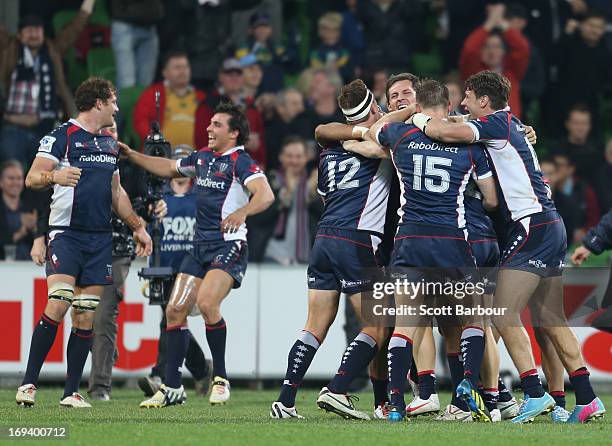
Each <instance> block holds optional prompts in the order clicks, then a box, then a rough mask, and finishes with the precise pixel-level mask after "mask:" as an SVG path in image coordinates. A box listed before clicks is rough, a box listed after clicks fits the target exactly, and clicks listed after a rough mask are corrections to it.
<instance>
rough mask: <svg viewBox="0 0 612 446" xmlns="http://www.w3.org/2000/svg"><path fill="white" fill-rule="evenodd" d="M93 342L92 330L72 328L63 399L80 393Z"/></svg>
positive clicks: (67, 354)
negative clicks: (84, 368)
mask: <svg viewBox="0 0 612 446" xmlns="http://www.w3.org/2000/svg"><path fill="white" fill-rule="evenodd" d="M92 340H93V330H92V329H89V330H82V329H80V328H74V327H73V328H72V330H71V332H70V339H69V340H68V348H67V352H66V356H67V361H68V367H67V374H66V385H65V387H64V396H63V397H62V399H63V398H66V397H67V396H70V395H72V394H73V393H75V392H78V391H79V384H80V383H81V377H82V376H83V367H85V361H87V356H88V355H89V350H90V349H91V341H92Z"/></svg>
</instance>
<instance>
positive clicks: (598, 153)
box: [553, 104, 603, 181]
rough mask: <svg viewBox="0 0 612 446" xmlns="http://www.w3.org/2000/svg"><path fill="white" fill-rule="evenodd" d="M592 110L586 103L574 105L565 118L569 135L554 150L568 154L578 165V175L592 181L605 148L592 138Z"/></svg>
mask: <svg viewBox="0 0 612 446" xmlns="http://www.w3.org/2000/svg"><path fill="white" fill-rule="evenodd" d="M592 128H593V126H592V117H591V111H590V110H589V109H588V108H587V107H586V106H585V105H584V104H576V105H574V106H573V107H572V108H571V109H570V111H569V112H568V114H567V117H566V118H565V129H566V130H567V136H566V137H565V139H563V140H561V141H559V142H558V143H557V144H556V146H555V149H554V150H553V152H561V153H564V154H567V155H568V156H569V157H570V159H571V160H572V163H573V164H574V165H575V166H576V175H578V176H579V177H580V178H582V179H585V180H587V181H590V180H591V179H592V178H593V173H594V172H596V171H597V168H598V167H599V166H600V165H601V162H602V152H603V149H602V147H600V146H599V145H598V144H596V143H595V142H594V141H593V139H592V132H591V130H592Z"/></svg>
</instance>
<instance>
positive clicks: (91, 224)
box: [16, 71, 606, 423]
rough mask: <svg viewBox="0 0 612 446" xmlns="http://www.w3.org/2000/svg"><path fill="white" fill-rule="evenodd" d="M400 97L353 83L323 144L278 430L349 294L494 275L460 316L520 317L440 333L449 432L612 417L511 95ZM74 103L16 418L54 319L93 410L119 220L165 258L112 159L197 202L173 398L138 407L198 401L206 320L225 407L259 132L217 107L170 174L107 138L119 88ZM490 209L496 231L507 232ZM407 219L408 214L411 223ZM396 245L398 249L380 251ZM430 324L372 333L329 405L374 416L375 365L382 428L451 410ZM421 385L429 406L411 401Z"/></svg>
mask: <svg viewBox="0 0 612 446" xmlns="http://www.w3.org/2000/svg"><path fill="white" fill-rule="evenodd" d="M386 93H387V99H388V109H389V110H388V113H386V114H385V113H383V112H382V111H381V109H380V107H379V106H378V104H377V103H376V100H375V98H374V95H373V94H372V92H371V91H370V90H368V88H367V87H366V85H365V84H364V83H363V82H362V81H361V80H359V79H358V80H355V81H352V82H351V83H349V84H347V85H345V86H344V87H343V88H342V90H341V93H340V96H339V97H338V104H339V106H340V108H341V109H342V112H343V114H344V116H345V118H346V123H330V124H325V125H321V126H319V127H317V129H316V132H315V136H316V139H317V141H318V143H319V145H320V148H321V153H320V161H319V172H318V192H319V194H320V195H321V197H322V199H323V201H324V203H325V210H324V213H323V215H322V217H321V219H320V221H319V224H318V230H317V234H316V237H315V242H314V245H313V247H312V251H311V257H310V262H309V266H308V271H307V283H308V289H309V293H308V318H307V322H306V324H305V326H304V329H303V330H302V332H301V333H300V335H299V336H298V338H297V340H296V341H295V343H294V344H293V346H292V347H291V349H290V351H289V354H288V365H287V372H286V375H285V378H284V381H283V384H282V388H281V391H280V395H279V397H278V399H277V400H276V401H275V402H273V403H272V407H271V410H270V416H271V417H272V418H276V419H288V418H302V416H301V415H299V414H298V411H297V409H296V404H295V401H296V395H297V391H298V387H299V385H300V383H301V382H302V380H303V378H304V376H305V374H306V372H307V370H308V367H309V365H310V364H311V362H312V360H313V359H314V356H315V354H316V352H317V349H318V348H319V346H320V345H321V343H322V342H323V341H324V339H325V337H326V335H327V332H328V330H329V328H330V326H331V324H332V323H333V321H334V319H335V316H336V313H337V310H338V306H339V299H340V295H341V293H345V294H346V295H347V299H348V302H350V304H351V305H353V307H354V308H355V310H356V313H357V314H358V315H362V317H363V316H364V315H365V313H366V310H365V306H366V301H367V298H368V296H370V295H371V293H372V290H373V288H374V286H375V284H376V283H380V282H382V281H384V280H385V277H388V276H392V277H394V278H398V279H399V278H401V279H402V280H404V281H408V282H418V281H423V280H452V281H468V282H469V281H473V280H478V278H479V274H480V273H478V271H485V269H487V268H490V269H491V270H490V271H491V272H487V273H486V277H485V279H486V280H485V283H487V284H488V286H487V287H486V288H485V289H484V293H472V294H470V295H469V296H468V297H467V298H465V299H464V304H465V305H468V306H480V305H483V306H487V305H490V303H491V302H494V303H495V306H497V307H503V308H507V309H509V310H510V311H507V312H506V313H505V314H504V315H502V316H495V317H494V318H493V319H492V320H490V319H487V318H484V317H482V316H480V315H477V314H476V315H468V316H464V317H454V318H437V324H438V326H439V330H440V333H441V334H442V335H443V336H444V342H445V347H446V352H447V358H448V365H449V369H450V373H451V379H452V384H453V396H452V400H451V401H450V403H449V404H448V405H447V406H446V408H445V410H444V411H443V413H442V414H440V415H438V416H437V417H436V418H435V419H436V420H439V421H481V422H496V421H501V420H502V419H511V420H512V422H515V423H528V422H531V421H533V420H534V419H535V418H536V417H537V416H538V415H541V414H546V413H549V412H552V418H553V420H554V421H557V422H570V423H584V422H588V421H590V420H592V419H595V418H598V417H601V416H603V415H604V414H605V412H606V410H605V408H604V406H603V403H602V401H601V400H600V399H599V398H598V397H597V396H596V395H595V393H594V391H593V389H592V387H591V384H590V380H589V372H588V370H587V368H586V367H585V363H584V360H583V359H582V356H581V353H580V348H579V344H578V342H577V339H576V337H575V336H574V334H573V332H572V330H571V329H570V328H569V326H568V325H567V320H566V319H565V315H564V314H563V288H562V286H563V284H562V280H561V272H562V266H563V259H564V256H565V252H566V248H567V240H566V234H565V229H564V225H563V221H562V219H561V217H560V216H559V214H558V213H557V211H556V209H555V205H554V203H553V201H552V200H551V199H550V190H549V188H548V186H547V185H546V183H545V181H544V178H543V177H542V173H541V171H540V168H539V165H538V159H537V156H536V154H535V151H534V149H533V147H532V143H533V142H534V141H535V137H534V134H533V132H532V130H531V129H530V128H528V127H525V126H523V124H522V123H521V122H520V121H519V120H518V119H517V118H516V117H515V116H513V115H512V113H511V111H510V109H509V108H508V106H507V104H508V97H509V94H510V83H509V82H508V80H507V79H506V78H505V77H503V76H502V75H500V74H497V73H494V72H491V71H483V72H480V73H478V74H475V75H473V76H471V77H470V78H469V79H468V80H467V82H466V91H465V98H464V100H463V102H462V104H463V105H464V106H465V108H466V109H467V111H468V112H469V116H451V117H449V116H448V111H449V95H448V90H447V88H446V87H445V86H444V85H443V84H441V83H440V82H438V81H436V80H431V79H424V80H420V79H418V78H417V77H416V76H414V75H412V74H409V73H404V74H400V75H396V76H392V77H391V78H390V79H389V82H388V84H387V92H386ZM76 101H77V106H78V109H79V112H80V113H79V116H78V117H77V118H76V119H75V120H71V121H70V122H69V123H67V124H64V125H63V126H61V127H59V128H58V129H56V130H55V131H54V132H52V133H51V134H50V135H49V136H47V137H45V138H44V139H43V140H42V141H41V146H40V148H39V152H38V155H37V158H36V160H35V162H34V164H33V166H32V168H31V170H30V172H29V173H28V178H27V180H26V183H27V185H28V187H32V188H37V189H42V188H45V187H48V186H53V188H54V195H53V201H52V204H51V216H50V221H49V233H48V238H49V244H48V253H49V255H48V261H47V283H48V289H49V301H48V304H47V307H46V308H45V311H44V313H43V315H42V317H41V320H40V322H39V324H38V325H37V327H36V329H35V331H34V333H33V336H32V343H31V347H30V354H29V358H28V366H27V371H26V373H25V375H24V379H23V382H22V385H21V386H20V387H19V389H18V391H17V397H16V400H17V403H18V404H22V405H28V406H31V405H34V404H35V395H36V385H37V381H38V377H39V374H40V369H41V367H42V365H43V363H44V360H45V358H46V355H47V353H48V352H49V350H50V348H51V346H52V344H53V341H54V338H55V334H56V332H57V326H58V324H59V323H60V322H61V320H62V319H63V317H64V315H65V313H66V312H67V311H68V309H70V308H71V307H72V312H73V313H72V317H73V329H72V334H71V336H70V341H69V343H68V354H67V358H68V376H67V380H66V388H65V390H64V395H63V396H62V399H61V402H60V404H61V405H63V406H69V407H90V405H89V403H87V402H86V401H85V400H84V398H83V397H82V396H81V395H80V394H79V393H78V383H79V381H80V378H81V375H82V372H83V367H84V364H85V360H86V358H87V355H88V352H89V347H90V343H91V334H92V323H93V322H92V321H93V312H94V311H95V309H96V306H97V303H98V302H99V296H100V295H101V294H102V287H103V286H104V285H107V284H108V281H109V277H110V276H112V274H111V271H110V265H111V259H110V257H111V250H110V243H111V240H110V232H109V231H110V224H109V222H110V212H111V208H112V209H113V210H114V211H115V213H116V214H117V215H118V216H119V217H120V218H122V219H123V220H124V221H125V222H126V223H127V224H128V226H129V227H130V228H131V229H132V230H133V231H134V238H135V241H136V242H137V244H138V250H137V253H138V254H139V255H149V254H150V253H151V239H150V238H149V236H148V234H147V233H146V231H145V229H144V225H143V223H142V222H141V220H140V219H139V218H138V217H137V216H136V214H134V212H133V210H132V208H131V205H130V201H129V198H128V197H127V194H126V193H125V191H123V189H122V188H121V186H120V184H119V175H118V170H117V168H116V164H117V160H118V158H119V155H120V153H122V154H123V155H125V156H126V157H127V158H128V159H129V160H130V161H131V162H133V163H135V164H137V165H138V166H140V167H142V168H144V169H146V170H148V171H150V172H152V173H154V174H155V175H158V176H163V177H168V178H171V177H181V176H187V177H195V181H194V185H193V187H194V191H195V194H196V196H197V214H196V232H195V238H194V241H193V246H194V248H193V250H192V252H190V253H189V254H188V255H186V256H185V258H184V260H183V262H182V264H181V267H180V269H179V274H178V276H177V279H176V281H175V284H174V288H173V290H172V293H171V297H170V302H169V304H168V306H167V308H166V318H167V339H168V358H167V362H166V373H165V378H164V383H163V384H162V385H161V387H160V388H159V391H157V393H155V394H154V395H153V396H152V397H151V398H150V399H147V400H145V401H143V402H142V403H141V407H165V406H171V405H176V404H182V403H184V402H185V399H186V395H185V391H184V388H183V386H182V384H181V367H182V365H183V362H184V360H185V355H186V353H187V352H186V350H187V339H188V333H187V330H186V327H187V325H186V322H187V317H188V315H189V314H190V313H191V312H192V309H193V308H194V307H197V309H199V312H200V313H201V315H202V317H203V319H204V322H205V324H206V337H207V341H208V344H209V347H210V350H211V353H212V357H213V368H214V372H213V375H214V379H213V388H212V393H211V397H210V402H211V404H225V403H226V402H227V401H228V400H229V398H230V383H229V379H228V374H227V372H226V367H225V344H226V336H227V327H226V323H225V320H224V318H223V317H222V315H221V310H220V309H221V303H222V301H223V300H224V299H225V298H226V297H227V296H228V294H229V293H230V291H231V289H232V288H238V287H239V286H240V284H241V281H242V279H243V276H244V274H245V271H246V267H247V260H246V259H247V245H246V225H245V220H246V218H247V217H248V216H249V215H254V214H257V213H259V212H262V211H264V210H265V209H266V208H267V207H268V206H270V204H271V203H272V202H273V199H274V197H273V194H272V191H271V189H270V186H269V185H268V182H267V180H266V177H265V175H264V174H263V173H262V172H261V170H260V169H259V168H258V166H257V165H256V164H255V163H254V162H253V160H252V159H251V157H250V156H249V155H248V153H247V152H246V151H245V150H244V146H243V145H244V143H245V142H246V141H247V140H248V136H249V128H248V123H247V121H246V117H245V116H244V114H243V113H242V112H241V111H240V110H239V109H237V108H236V107H234V106H229V105H221V106H220V107H219V108H218V109H217V110H216V112H215V115H214V116H213V118H212V119H211V123H210V126H209V127H208V128H207V129H206V130H207V132H208V136H209V147H208V148H205V149H202V150H200V151H198V152H194V153H193V154H192V155H190V156H189V157H187V158H184V159H181V160H168V159H162V158H154V157H149V156H146V155H143V154H141V153H139V152H136V151H134V150H131V149H130V148H129V147H127V146H125V145H124V144H122V143H118V142H117V141H115V140H113V139H112V138H111V137H108V136H107V135H104V134H101V133H100V132H101V131H102V129H103V128H105V127H108V126H109V125H112V123H113V116H114V114H115V113H116V111H117V107H116V93H115V90H114V87H113V86H112V84H110V82H107V81H103V80H101V79H90V80H88V81H86V82H85V83H84V84H83V85H81V87H79V89H78V90H77V92H76ZM91 151H94V152H95V155H94V154H90V153H88V152H91ZM394 171H395V172H394ZM394 194H398V195H399V197H398V198H399V205H398V206H399V207H397V206H395V207H394V200H393V198H394ZM84 197H87V199H85V198H84ZM390 209H391V211H392V212H389V210H390ZM492 211H496V212H497V214H498V215H499V216H500V222H498V224H497V225H496V226H498V228H497V231H496V229H495V228H494V223H493V220H492V219H491V217H490V214H489V213H490V212H492ZM393 214H397V216H398V217H399V222H398V224H397V225H395V219H394V218H393V217H392V215H393ZM390 216H391V217H390ZM499 227H501V228H502V229H501V230H500V229H499ZM498 234H500V235H498ZM389 237H392V238H393V243H392V245H393V246H392V250H389V251H390V253H389V252H386V253H385V249H383V246H384V245H385V242H384V240H385V239H386V238H387V239H388V238H389ZM436 270H437V271H444V272H445V273H444V275H443V276H440V277H437V276H436V273H435V272H432V271H436ZM487 271H489V270H487ZM482 274H485V273H484V272H483V273H482ZM473 276H476V277H473ZM389 299H390V300H389V302H391V303H390V304H389V305H390V306H392V307H394V308H395V309H399V308H402V307H405V306H407V305H410V306H418V305H419V304H426V305H430V304H431V301H430V299H432V296H428V295H425V294H424V293H416V295H411V296H406V295H404V294H401V293H395V295H394V296H389ZM348 302H347V304H348ZM527 306H529V309H530V311H531V315H532V318H534V320H535V319H536V318H537V320H538V324H537V325H538V326H537V327H535V330H536V338H537V340H538V343H539V344H540V347H541V349H542V355H543V359H542V360H543V369H544V372H545V375H546V380H547V384H548V391H545V390H544V387H543V386H542V383H541V381H540V378H539V375H538V372H537V369H536V366H535V361H534V358H533V354H532V351H531V349H530V342H529V339H528V336H527V333H526V332H525V330H524V328H523V325H522V322H521V319H520V313H521V311H522V310H523V309H524V308H526V307H527ZM555 310H558V311H555ZM432 322H433V321H432V317H431V316H423V315H419V316H415V317H408V318H403V319H402V320H401V321H400V319H397V320H396V321H395V323H391V324H369V323H367V321H364V324H363V329H362V330H361V332H360V333H359V334H358V335H357V336H356V337H355V339H354V340H353V341H352V342H351V343H350V344H349V346H348V347H347V348H346V351H345V352H344V353H343V355H342V358H341V360H340V366H339V368H338V371H337V372H336V374H335V375H334V376H333V377H332V379H331V380H330V382H329V383H328V384H327V385H326V386H325V387H324V388H323V389H322V390H321V392H320V393H319V396H318V398H317V401H316V403H317V405H318V406H319V407H320V408H322V409H324V410H327V411H330V412H333V413H336V414H338V415H340V416H342V417H344V418H349V419H362V420H369V419H370V415H368V414H367V413H366V412H363V411H361V410H359V409H357V408H356V407H355V405H354V403H353V400H354V399H353V398H352V397H351V396H350V395H348V394H347V392H348V389H349V385H350V384H351V382H352V380H353V379H354V378H356V377H357V376H358V375H359V374H360V373H361V371H362V370H364V369H365V368H366V367H369V370H370V376H371V380H372V385H373V391H374V413H373V417H374V418H377V419H387V420H388V421H389V422H398V421H401V420H404V419H407V418H409V417H414V416H417V415H424V414H437V413H438V412H439V411H440V410H441V406H440V401H439V398H438V395H437V391H436V381H435V370H434V369H435V367H434V365H435V355H436V352H435V343H434V340H433V329H432ZM535 325H536V324H535V323H534V326H535ZM499 339H502V340H503V342H504V344H505V346H506V348H507V350H508V352H509V353H510V356H511V357H512V360H513V362H514V364H515V366H516V368H517V370H518V371H519V373H520V378H521V384H522V388H523V391H524V393H525V398H524V401H523V402H522V403H521V404H518V403H517V401H516V399H515V398H514V397H513V396H512V394H511V393H510V392H509V391H508V389H507V388H506V387H505V386H504V383H503V381H502V380H500V379H499V351H498V346H497V344H498V341H499ZM564 372H567V373H568V375H569V379H570V381H571V383H572V385H573V387H574V389H575V394H576V405H575V407H574V409H573V410H572V411H571V412H570V411H568V410H566V409H565V405H566V404H565V392H564ZM407 381H410V384H411V385H412V387H413V393H414V398H413V399H412V401H411V402H410V403H408V404H407V401H406V399H405V389H406V388H407V384H408V382H407Z"/></svg>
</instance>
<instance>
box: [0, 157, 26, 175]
mask: <svg viewBox="0 0 612 446" xmlns="http://www.w3.org/2000/svg"><path fill="white" fill-rule="evenodd" d="M11 167H16V168H18V169H21V173H23V166H22V165H21V163H20V162H19V161H17V160H6V161H5V162H3V163H2V164H0V178H1V177H2V176H3V175H4V171H5V170H6V169H10V168H11Z"/></svg>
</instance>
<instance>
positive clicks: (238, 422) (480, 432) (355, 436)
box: [0, 389, 612, 446]
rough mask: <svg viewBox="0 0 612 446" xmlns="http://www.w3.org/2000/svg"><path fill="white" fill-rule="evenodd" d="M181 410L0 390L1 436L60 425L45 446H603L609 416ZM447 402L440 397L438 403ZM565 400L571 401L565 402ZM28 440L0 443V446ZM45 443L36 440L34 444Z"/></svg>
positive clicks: (248, 401)
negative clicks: (516, 419) (580, 421)
mask: <svg viewBox="0 0 612 446" xmlns="http://www.w3.org/2000/svg"><path fill="white" fill-rule="evenodd" d="M189 395H190V394H189V392H188V400H187V404H186V405H184V406H179V407H169V408H164V409H139V408H138V403H139V402H140V401H141V400H142V399H143V398H142V393H141V392H140V391H137V390H122V389H117V390H115V391H114V392H113V400H112V401H110V402H97V403H94V407H93V409H91V410H76V409H65V408H60V407H59V405H58V402H59V397H60V396H61V390H60V389H44V390H39V391H38V393H37V401H36V406H35V407H34V408H21V407H17V406H16V405H15V402H14V401H15V400H14V397H15V392H14V390H13V389H10V390H9V389H2V390H0V401H1V403H0V425H1V426H2V427H3V430H4V432H6V428H7V427H9V426H15V427H16V426H67V427H68V429H69V431H68V432H69V438H68V439H67V440H52V441H51V442H52V443H53V444H80V445H88V446H98V445H113V446H119V445H124V444H127V445H141V444H142V445H147V446H153V445H164V446H168V445H188V444H199V445H226V444H237V445H241V446H247V445H248V446H250V445H275V444H283V445H284V444H287V445H289V444H290V445H292V446H294V445H315V444H321V445H324V444H325V445H327V444H331V445H334V444H340V445H344V444H351V445H354V446H356V445H362V444H363V445H369V446H379V445H385V444H393V445H399V444H401V445H412V444H415V445H416V444H419V445H445V446H464V445H466V446H467V445H471V446H479V445H491V446H498V445H512V446H527V445H546V446H547V445H551V446H552V445H554V446H561V445H566V444H567V445H570V444H571V445H574V446H575V445H594V446H595V445H596V446H600V445H610V444H612V417H610V416H607V417H604V418H603V420H599V421H596V422H594V423H590V424H588V425H558V424H553V423H552V422H551V421H550V418H549V416H546V417H540V418H538V419H537V420H536V421H535V422H534V423H533V424H530V425H522V426H517V425H513V424H510V423H508V422H503V423H500V424H495V425H491V424H486V425H485V424H476V423H450V424H449V423H444V424H441V423H438V422H434V421H432V420H431V418H419V419H417V420H412V421H410V422H406V423H401V424H389V423H388V422H386V421H371V422H358V421H346V420H343V419H341V418H339V417H338V416H336V415H333V414H329V413H326V412H323V411H320V410H318V408H317V407H316V405H315V403H314V401H315V399H316V395H317V392H316V391H314V390H303V391H302V392H300V394H299V395H298V410H300V413H301V414H302V415H304V416H305V417H306V419H305V420H289V421H282V422H279V421H277V420H272V419H270V417H269V415H268V411H269V408H270V403H271V402H272V401H273V400H274V398H276V396H277V392H276V391H252V390H241V389H237V390H235V391H233V392H232V399H231V401H230V403H229V404H228V405H226V406H222V407H211V406H210V405H209V404H208V399H205V398H202V397H195V396H193V392H192V393H191V395H192V396H191V397H190V396H189ZM359 396H360V398H361V400H360V401H359V402H357V407H358V408H360V409H362V410H367V411H368V412H370V410H371V406H372V399H371V398H372V397H371V395H370V393H362V394H359ZM449 398H450V395H448V394H444V395H440V401H441V403H442V402H443V403H442V404H446V403H447V402H448V400H449ZM603 399H604V404H606V406H607V407H612V395H605V396H604V398H603ZM568 400H570V401H573V396H569V398H568ZM16 442H17V443H19V444H22V443H29V442H28V441H24V440H18V441H11V442H10V443H9V442H8V441H6V440H0V443H2V444H14V443H16ZM41 443H46V442H44V441H41V440H36V442H35V444H41Z"/></svg>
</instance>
